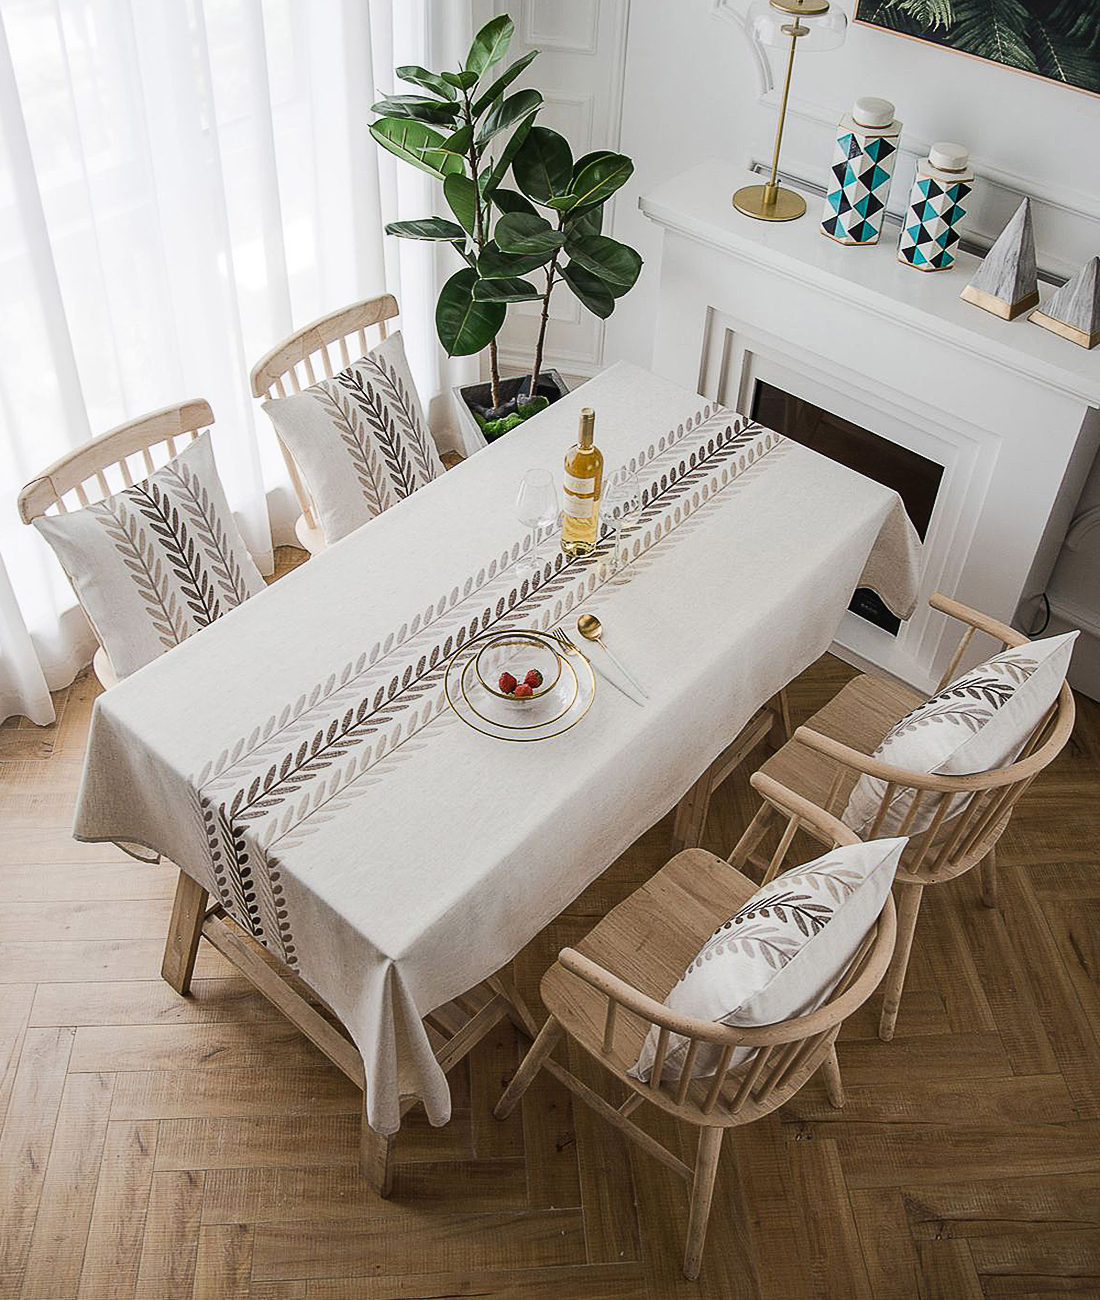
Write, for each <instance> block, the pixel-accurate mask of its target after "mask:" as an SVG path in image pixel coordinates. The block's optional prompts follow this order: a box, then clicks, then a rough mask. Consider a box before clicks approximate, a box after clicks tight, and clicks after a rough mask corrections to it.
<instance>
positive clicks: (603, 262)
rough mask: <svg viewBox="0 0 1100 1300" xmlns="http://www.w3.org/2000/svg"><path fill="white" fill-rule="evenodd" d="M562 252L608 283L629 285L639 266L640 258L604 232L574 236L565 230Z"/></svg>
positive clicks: (632, 281) (633, 280)
mask: <svg viewBox="0 0 1100 1300" xmlns="http://www.w3.org/2000/svg"><path fill="white" fill-rule="evenodd" d="M565 251H566V252H567V253H568V254H569V258H570V260H571V261H572V262H576V263H577V264H578V265H580V266H583V267H584V269H585V270H586V271H591V272H592V274H593V275H597V276H599V278H600V279H601V280H607V281H608V282H609V283H610V284H615V285H621V286H622V287H623V288H624V289H630V288H633V286H634V282H635V281H636V280H637V278H638V273H639V272H640V271H641V269H642V259H641V258H640V257H639V256H638V254H637V253H636V252H635V251H634V250H633V249H632V248H628V247H627V245H626V244H620V243H619V241H618V240H617V239H608V238H607V237H606V236H605V235H574V234H573V233H572V232H567V234H566V240H565Z"/></svg>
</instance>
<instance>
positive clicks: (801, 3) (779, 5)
mask: <svg viewBox="0 0 1100 1300" xmlns="http://www.w3.org/2000/svg"><path fill="white" fill-rule="evenodd" d="M796 22H797V24H798V25H799V26H800V27H804V28H806V34H805V35H804V36H800V37H799V40H798V48H799V49H800V50H835V49H836V48H837V47H838V46H841V45H843V44H844V37H845V35H846V34H847V31H848V18H847V15H846V14H845V13H844V11H843V9H840V8H839V7H838V6H837V5H835V4H829V3H827V0H753V3H752V4H751V5H750V6H749V11H748V13H747V14H746V15H745V23H746V25H747V27H748V30H749V31H750V32H751V33H752V35H753V38H754V39H755V40H757V41H759V42H760V44H761V45H770V46H772V47H781V48H786V47H787V46H789V45H790V43H791V28H792V26H793V25H794V24H795V23H796Z"/></svg>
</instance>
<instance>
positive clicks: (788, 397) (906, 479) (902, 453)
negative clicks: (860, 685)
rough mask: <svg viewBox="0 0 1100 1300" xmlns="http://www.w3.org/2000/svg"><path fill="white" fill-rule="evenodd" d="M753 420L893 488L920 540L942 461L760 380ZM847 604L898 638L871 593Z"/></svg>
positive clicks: (863, 591) (895, 625)
mask: <svg viewBox="0 0 1100 1300" xmlns="http://www.w3.org/2000/svg"><path fill="white" fill-rule="evenodd" d="M752 418H753V419H754V420H758V421H759V422H760V423H761V424H762V425H764V426H765V427H766V428H768V429H775V430H776V432H777V433H782V434H785V435H786V436H787V437H788V438H792V439H793V440H794V441H795V442H800V443H802V445H803V446H804V447H809V448H811V450H813V451H816V452H820V453H821V455H823V456H828V457H829V459H830V460H835V461H837V462H839V463H840V464H841V465H847V466H848V468H849V469H854V470H856V471H857V472H858V473H860V474H865V475H866V476H867V477H868V478H873V479H875V480H876V481H877V482H879V483H882V484H885V486H886V487H891V488H893V489H894V491H895V492H896V493H897V494H898V496H900V497H901V499H902V501H903V502H904V503H905V509H906V512H907V513H908V515H909V518H910V519H911V520H912V522H913V527H914V528H915V529H916V530H917V533H918V535H919V536H920V539H921V541H922V542H923V541H924V535H925V533H926V532H927V531H928V522H929V520H930V519H931V518H932V508H933V506H934V505H935V504H936V493H937V492H938V491H939V486H940V480H941V479H942V478H943V466H942V465H939V464H937V463H936V462H935V461H934V460H928V459H927V458H926V457H925V456H921V455H918V454H917V452H915V451H910V450H909V449H908V448H907V447H899V446H898V445H897V444H896V443H893V442H890V441H889V439H887V438H882V437H880V436H879V435H878V434H877V433H872V432H871V431H870V430H869V429H862V428H860V426H859V425H858V424H853V423H852V422H851V421H850V420H845V419H842V418H841V417H840V416H839V415H834V414H833V413H832V411H825V410H823V409H822V408H821V407H820V406H815V405H814V404H813V402H807V401H806V400H805V399H803V398H801V397H795V396H794V394H793V393H787V392H784V391H783V389H782V388H776V387H774V386H773V385H772V384H768V383H765V382H764V381H763V380H762V379H757V380H756V381H755V389H754V391H753V398H752ZM848 608H849V609H850V610H852V612H853V613H855V614H858V615H859V616H860V617H861V618H865V619H866V620H867V621H868V622H869V623H873V624H874V625H875V626H876V627H881V628H883V629H885V631H887V632H889V633H890V634H891V635H892V636H897V634H898V629H899V628H900V627H901V621H900V619H898V618H896V617H895V616H894V615H893V614H891V613H890V611H889V610H888V609H887V608H886V606H885V605H884V604H883V603H882V601H881V600H879V598H878V597H877V596H876V595H875V593H874V592H873V591H868V590H867V588H866V587H860V588H858V589H857V591H856V593H855V595H854V596H853V597H852V603H851V604H850V605H849V606H848Z"/></svg>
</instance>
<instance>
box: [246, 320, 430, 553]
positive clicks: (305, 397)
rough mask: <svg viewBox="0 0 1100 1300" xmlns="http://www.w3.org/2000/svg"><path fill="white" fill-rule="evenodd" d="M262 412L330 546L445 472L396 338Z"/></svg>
mask: <svg viewBox="0 0 1100 1300" xmlns="http://www.w3.org/2000/svg"><path fill="white" fill-rule="evenodd" d="M264 410H265V411H266V412H267V413H268V415H269V416H270V417H271V421H272V423H273V424H274V425H275V430H276V432H277V433H278V435H279V437H280V438H281V439H282V440H283V444H284V445H285V446H286V448H287V450H288V451H289V452H290V454H291V455H292V456H293V457H294V460H295V462H296V463H297V465H298V467H299V469H300V470H301V472H302V474H303V475H304V477H305V480H306V483H307V485H308V487H309V491H310V495H311V496H312V497H313V503H314V505H315V506H316V507H317V513H318V516H319V519H320V524H321V527H322V529H323V530H324V534H325V541H326V542H328V543H329V545H331V544H332V543H333V542H337V541H339V540H340V538H341V537H346V536H347V535H348V533H350V532H353V531H354V530H355V529H356V528H358V527H360V525H362V524H365V523H366V522H367V520H369V519H373V518H374V516H375V515H380V514H381V513H382V511H383V510H388V509H389V507H390V506H392V505H393V504H394V503H395V502H397V501H400V500H402V499H403V498H404V497H407V496H411V495H412V494H413V492H415V491H416V489H417V488H419V487H423V486H424V484H425V483H430V482H431V481H432V479H434V478H438V477H439V475H440V474H442V473H443V462H442V461H441V460H440V459H439V452H438V451H437V450H436V446H435V443H434V442H433V441H432V436H431V434H430V433H429V431H428V426H427V425H426V424H425V422H424V414H423V412H422V410H421V408H420V399H419V398H418V397H417V395H416V388H415V386H414V384H413V381H412V375H411V374H410V372H409V365H408V362H407V361H406V359H405V344H404V342H403V341H402V338H401V332H400V330H398V331H397V332H396V333H394V334H391V335H390V337H389V338H388V339H385V340H384V341H383V342H382V343H380V344H379V346H378V347H376V348H374V349H372V350H371V351H370V352H368V353H367V355H366V356H365V357H360V359H359V360H358V361H356V362H355V363H354V364H353V365H350V366H348V368H347V369H346V370H342V371H341V372H340V373H339V374H338V375H336V376H334V378H332V379H322V380H321V381H320V382H318V383H316V384H313V385H312V386H311V387H309V388H306V389H303V391H302V392H300V393H295V394H293V395H292V396H290V397H274V398H270V399H269V400H268V401H266V402H265V403H264Z"/></svg>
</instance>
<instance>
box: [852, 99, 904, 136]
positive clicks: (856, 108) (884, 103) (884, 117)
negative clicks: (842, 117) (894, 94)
mask: <svg viewBox="0 0 1100 1300" xmlns="http://www.w3.org/2000/svg"><path fill="white" fill-rule="evenodd" d="M893 120H894V106H893V104H891V103H890V101H889V100H888V99H879V98H877V97H876V96H875V95H861V96H860V98H859V99H857V100H856V102H855V103H854V104H853V105H852V121H853V122H855V123H856V124H857V126H870V127H875V128H882V127H884V126H889V125H890V124H891V123H892V122H893Z"/></svg>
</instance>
